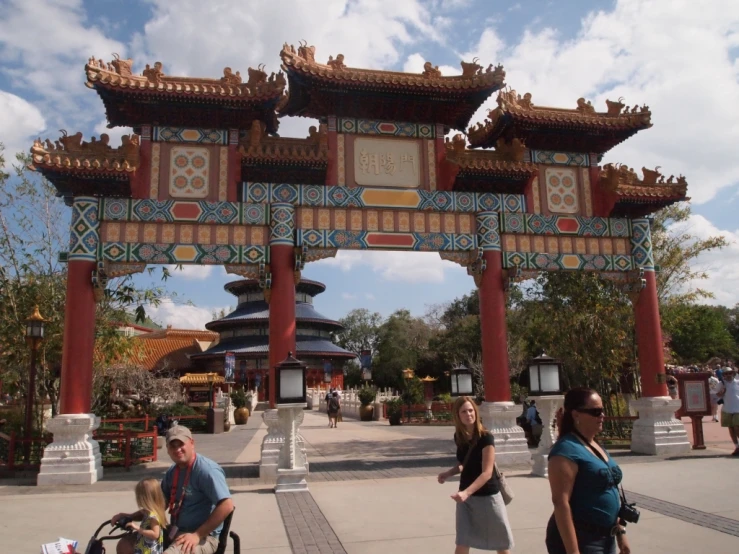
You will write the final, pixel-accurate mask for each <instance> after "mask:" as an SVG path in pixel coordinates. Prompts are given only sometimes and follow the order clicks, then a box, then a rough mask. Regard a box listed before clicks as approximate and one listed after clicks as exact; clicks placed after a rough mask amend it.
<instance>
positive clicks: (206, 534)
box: [112, 425, 234, 554]
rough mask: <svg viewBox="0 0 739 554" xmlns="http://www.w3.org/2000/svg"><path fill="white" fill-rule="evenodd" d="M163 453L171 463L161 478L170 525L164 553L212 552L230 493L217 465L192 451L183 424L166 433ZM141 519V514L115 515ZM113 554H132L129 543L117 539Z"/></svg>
mask: <svg viewBox="0 0 739 554" xmlns="http://www.w3.org/2000/svg"><path fill="white" fill-rule="evenodd" d="M166 442H167V453H168V454H169V457H170V458H172V461H173V462H174V465H173V466H172V467H170V468H169V470H167V473H166V474H165V476H164V479H163V480H162V492H163V493H164V499H165V501H167V509H168V511H169V517H170V525H169V527H168V529H167V531H166V533H167V535H168V536H165V541H166V542H168V541H171V544H170V546H169V547H168V548H167V549H166V550H165V551H164V554H213V553H214V552H215V551H216V549H217V548H218V535H219V533H220V531H221V527H222V524H223V521H224V520H225V519H226V518H227V517H228V515H229V514H230V513H231V512H232V511H233V509H234V505H233V501H232V500H231V493H230V492H229V490H228V485H227V484H226V475H225V473H224V472H223V469H222V468H221V466H219V465H218V464H217V463H215V462H214V461H213V460H211V459H209V458H206V457H205V456H199V455H197V454H196V453H195V441H194V440H193V438H192V433H191V432H190V429H188V428H187V427H183V426H182V425H175V426H174V427H172V428H171V429H170V430H169V431H168V432H167V438H166ZM121 517H131V518H133V519H134V520H138V519H141V514H139V513H138V512H136V513H134V514H117V515H116V516H114V517H113V519H112V521H113V523H115V522H116V521H117V520H118V519H119V518H121ZM116 552H117V554H129V553H130V554H133V543H131V542H130V541H126V540H125V539H121V540H120V541H119V542H118V547H117V549H116Z"/></svg>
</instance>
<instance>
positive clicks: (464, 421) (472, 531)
mask: <svg viewBox="0 0 739 554" xmlns="http://www.w3.org/2000/svg"><path fill="white" fill-rule="evenodd" d="M452 417H453V419H454V429H455V432H454V443H455V444H456V445H457V461H458V462H459V465H455V466H454V467H452V468H451V469H449V470H447V471H444V472H442V473H440V474H439V476H438V478H437V479H438V481H439V483H442V484H443V483H444V482H445V481H446V480H447V479H449V477H451V476H453V475H456V474H458V473H461V475H460V477H459V491H458V492H456V493H455V494H453V495H452V499H453V500H454V501H455V502H456V503H457V512H456V528H457V538H456V545H457V547H456V549H455V550H454V553H455V554H468V552H469V551H470V548H476V549H479V550H495V551H497V552H498V553H499V554H508V553H509V552H510V549H511V548H513V533H512V532H511V526H510V524H509V523H508V512H507V510H506V507H505V502H504V501H503V497H502V495H501V494H500V490H499V487H498V481H497V479H495V478H494V477H493V473H494V468H495V441H494V439H493V435H491V434H490V432H489V431H488V430H487V429H485V427H483V425H482V422H481V421H480V412H479V411H478V409H477V404H475V401H474V400H473V399H472V398H470V397H469V396H462V397H459V398H457V400H456V401H455V402H454V406H453V407H452Z"/></svg>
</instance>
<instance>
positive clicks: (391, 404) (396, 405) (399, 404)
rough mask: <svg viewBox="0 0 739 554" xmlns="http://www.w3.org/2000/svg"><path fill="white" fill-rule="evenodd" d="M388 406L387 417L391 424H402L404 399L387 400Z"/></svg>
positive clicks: (386, 404)
mask: <svg viewBox="0 0 739 554" xmlns="http://www.w3.org/2000/svg"><path fill="white" fill-rule="evenodd" d="M385 406H386V407H387V419H388V421H390V425H400V423H401V421H400V419H401V418H402V417H403V399H402V398H392V399H390V400H386V401H385Z"/></svg>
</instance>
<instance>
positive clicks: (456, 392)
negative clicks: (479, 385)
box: [451, 364, 472, 396]
mask: <svg viewBox="0 0 739 554" xmlns="http://www.w3.org/2000/svg"><path fill="white" fill-rule="evenodd" d="M451 374H452V377H451V378H452V396H472V370H471V369H470V368H468V367H467V366H465V365H464V364H459V365H458V366H457V367H453V368H452V371H451Z"/></svg>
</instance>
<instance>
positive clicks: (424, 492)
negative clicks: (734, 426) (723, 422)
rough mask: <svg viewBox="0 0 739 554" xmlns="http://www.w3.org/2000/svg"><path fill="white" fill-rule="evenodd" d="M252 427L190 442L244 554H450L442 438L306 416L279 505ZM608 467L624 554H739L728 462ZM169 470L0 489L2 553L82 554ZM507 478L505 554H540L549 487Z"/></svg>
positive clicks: (2, 484)
mask: <svg viewBox="0 0 739 554" xmlns="http://www.w3.org/2000/svg"><path fill="white" fill-rule="evenodd" d="M256 416H257V417H252V418H250V420H249V423H248V425H246V426H244V427H237V428H235V429H234V430H233V431H231V432H230V433H228V434H226V435H220V436H207V435H200V436H197V437H196V445H197V449H198V452H199V453H201V454H203V455H206V456H208V457H210V458H213V459H215V460H217V461H219V462H220V463H222V464H223V465H224V467H225V469H226V472H227V474H228V475H229V485H230V487H231V490H232V492H233V496H234V503H235V505H236V513H235V515H234V521H233V525H232V529H233V530H234V531H236V532H237V533H239V535H240V536H241V540H242V546H241V550H242V551H243V552H266V553H288V552H296V553H301V554H302V553H306V554H307V553H313V552H318V553H323V552H326V553H334V552H347V553H349V554H354V553H374V552H378V553H379V552H382V553H383V554H385V553H387V552H388V551H403V552H424V553H430V554H434V553H442V552H453V549H454V502H453V501H452V500H451V498H450V496H451V494H452V493H453V492H454V491H455V490H456V487H457V483H456V482H448V483H446V484H444V485H439V484H438V483H436V474H437V473H438V471H440V470H441V469H445V468H446V467H449V465H450V464H451V463H453V457H452V456H453V451H454V447H453V445H452V443H451V435H452V432H451V428H450V427H399V428H398V427H390V426H388V425H387V424H385V423H379V422H374V423H360V422H356V421H349V420H347V421H345V422H344V424H340V425H339V428H338V429H335V430H334V429H328V427H327V426H326V425H327V424H326V421H325V415H323V414H317V413H307V414H306V417H305V426H304V427H301V433H302V434H303V436H304V438H305V440H306V445H307V448H308V454H309V458H310V461H311V474H310V476H309V485H310V493H303V494H302V495H298V494H284V495H280V496H279V497H278V496H276V495H275V494H273V493H272V490H271V488H270V487H269V486H268V485H266V484H265V483H262V482H260V481H259V480H258V479H257V478H256V475H257V472H256V471H255V470H256V468H257V463H258V459H259V447H260V445H261V440H262V437H263V436H264V434H265V428H264V426H263V425H262V424H261V417H260V414H259V413H257V414H256ZM164 456H166V453H165V454H164ZM617 457H618V461H619V463H620V464H621V465H622V467H623V470H624V475H625V478H624V484H625V487H626V489H627V493H631V494H632V495H633V497H634V499H635V500H637V501H638V502H639V504H640V506H639V507H640V509H641V510H642V518H641V521H640V522H639V524H637V525H630V526H629V528H628V535H629V539H630V541H631V545H632V551H633V552H635V553H657V552H659V553H660V554H662V553H681V552H691V553H692V552H696V551H707V552H711V553H712V554H713V553H716V554H718V553H728V552H737V551H739V537H738V536H737V535H739V500H737V492H736V491H737V490H739V471H738V470H739V460H738V459H736V458H729V457H727V456H726V450H720V449H710V448H709V449H708V450H706V451H703V452H699V453H697V454H691V455H689V456H685V457H681V458H679V459H664V458H656V457H651V456H631V455H629V454H628V453H626V452H619V453H618V456H617ZM167 466H168V464H167V463H166V460H160V461H159V462H157V463H155V464H150V465H149V466H148V467H146V468H136V469H135V470H133V471H130V472H125V471H120V470H115V471H106V475H105V478H104V480H103V481H102V482H100V483H96V484H95V485H92V486H90V487H51V488H38V487H34V486H29V485H28V480H26V481H25V482H24V480H23V479H16V480H0V497H1V498H0V531H2V536H3V546H2V548H0V552H9V553H24V552H29V553H34V554H35V553H37V552H38V550H39V545H40V544H41V543H43V542H50V541H53V540H54V539H56V538H57V537H59V536H63V537H67V538H74V539H77V540H78V541H80V546H79V548H78V550H79V551H81V552H84V548H85V546H86V544H87V541H88V539H89V537H90V535H91V534H92V532H93V531H94V530H95V529H96V528H97V526H98V525H99V524H100V523H101V522H102V521H103V520H104V519H105V518H107V517H109V516H110V515H112V514H113V513H115V512H118V511H127V510H134V509H135V506H134V495H133V484H134V483H135V482H136V481H138V480H139V479H141V478H143V477H144V476H149V475H155V476H156V475H161V474H163V472H164V471H165V469H166V467H167ZM508 475H509V479H510V481H511V485H512V486H513V487H514V490H515V492H516V498H515V499H514V501H513V503H512V504H511V505H510V506H509V517H510V520H511V525H512V527H513V531H514V537H515V540H516V547H515V549H514V552H520V553H531V554H541V553H543V552H545V548H544V545H543V544H544V543H543V541H544V530H545V526H546V523H547V520H548V519H549V516H550V515H551V511H552V509H551V502H550V497H549V487H548V483H547V481H546V480H545V479H541V478H536V477H530V476H529V475H528V471H527V470H526V469H513V470H509V471H508ZM689 522H693V523H689ZM110 547H112V545H110ZM110 547H109V549H108V551H109V552H114V550H112V549H111V548H110Z"/></svg>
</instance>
